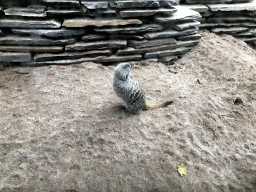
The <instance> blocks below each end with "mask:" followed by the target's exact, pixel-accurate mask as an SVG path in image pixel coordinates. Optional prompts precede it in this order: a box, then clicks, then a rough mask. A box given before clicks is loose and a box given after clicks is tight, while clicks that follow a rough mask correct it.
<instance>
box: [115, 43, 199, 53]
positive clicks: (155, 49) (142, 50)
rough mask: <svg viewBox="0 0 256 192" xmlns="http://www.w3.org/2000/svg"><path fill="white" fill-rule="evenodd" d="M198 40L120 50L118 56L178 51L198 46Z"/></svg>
mask: <svg viewBox="0 0 256 192" xmlns="http://www.w3.org/2000/svg"><path fill="white" fill-rule="evenodd" d="M198 42H199V41H198V40H194V41H177V43H176V44H171V45H161V46H157V47H147V48H140V49H134V48H131V47H127V48H126V49H123V50H118V51H117V53H116V54H117V55H132V54H143V53H150V52H158V51H164V50H170V49H176V48H180V47H192V46H195V45H196V44H198Z"/></svg>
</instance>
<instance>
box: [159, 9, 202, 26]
mask: <svg viewBox="0 0 256 192" xmlns="http://www.w3.org/2000/svg"><path fill="white" fill-rule="evenodd" d="M175 8H176V9H177V12H175V13H174V14H173V15H172V16H170V17H155V21H156V22H160V23H180V22H186V21H192V20H197V19H200V18H201V17H202V16H201V15H200V14H199V13H198V12H196V11H193V10H191V9H188V8H185V7H182V6H176V7H175Z"/></svg>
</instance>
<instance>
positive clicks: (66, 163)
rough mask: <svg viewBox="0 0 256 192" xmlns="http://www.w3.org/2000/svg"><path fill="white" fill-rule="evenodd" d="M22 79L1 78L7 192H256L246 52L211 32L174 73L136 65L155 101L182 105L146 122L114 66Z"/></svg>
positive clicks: (254, 77) (255, 90)
mask: <svg viewBox="0 0 256 192" xmlns="http://www.w3.org/2000/svg"><path fill="white" fill-rule="evenodd" d="M173 69H175V70H177V71H179V72H178V73H177V74H175V73H172V72H170V70H171V71H173ZM16 70H17V69H15V68H8V69H6V70H5V71H1V72H0V108H1V111H0V191H69V192H71V191H73V192H75V191H132V192H135V191H175V192H180V191H184V192H190V191H195V192H205V191H232V192H235V191H237V192H241V191H243V192H250V191H252V192H253V191H256V142H255V140H256V128H255V123H256V115H255V110H256V56H255V52H254V51H253V50H252V49H251V48H250V47H249V46H248V45H247V44H246V43H244V42H242V41H239V40H236V39H234V38H233V37H231V36H228V35H224V36H217V35H215V34H211V33H207V32H205V33H203V38H202V40H201V42H200V43H199V45H198V46H196V47H195V49H194V50H193V51H191V52H189V53H188V54H186V55H185V56H184V57H183V58H182V59H181V60H179V61H178V62H177V63H175V65H173V66H166V65H164V64H162V63H152V62H151V63H149V62H137V63H136V65H135V66H134V69H133V75H132V77H133V78H134V79H136V80H138V81H139V82H140V83H141V84H142V85H143V86H144V88H145V90H146V94H147V98H148V100H150V101H151V102H162V101H166V100H174V101H175V103H174V104H173V105H171V106H169V107H168V108H162V109H158V110H154V111H142V112H141V113H140V114H139V115H130V114H128V113H127V112H125V111H124V110H123V109H122V108H121V104H122V102H121V100H120V99H119V98H117V96H115V94H114V92H113V89H112V85H111V79H112V73H113V66H110V67H106V66H101V65H97V64H93V63H86V64H82V65H73V66H48V67H40V68H33V69H31V71H30V72H29V74H19V73H16V72H15V71H16ZM180 163H184V165H185V166H186V167H187V175H185V176H183V177H182V176H181V175H180V174H179V173H178V171H177V166H178V165H179V164H180Z"/></svg>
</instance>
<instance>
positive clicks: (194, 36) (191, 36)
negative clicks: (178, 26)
mask: <svg viewBox="0 0 256 192" xmlns="http://www.w3.org/2000/svg"><path fill="white" fill-rule="evenodd" d="M201 37H202V36H201V35H200V34H195V35H187V36H181V37H177V39H178V40H180V41H191V40H199V39H201Z"/></svg>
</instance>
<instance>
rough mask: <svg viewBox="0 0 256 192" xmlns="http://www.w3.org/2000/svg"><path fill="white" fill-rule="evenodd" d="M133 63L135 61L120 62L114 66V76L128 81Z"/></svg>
mask: <svg viewBox="0 0 256 192" xmlns="http://www.w3.org/2000/svg"><path fill="white" fill-rule="evenodd" d="M133 65H134V63H133V62H130V63H120V64H118V65H117V66H116V67H115V68H114V78H116V79H119V80H122V81H126V80H127V79H128V78H129V77H130V75H131V71H132V67H133Z"/></svg>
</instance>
